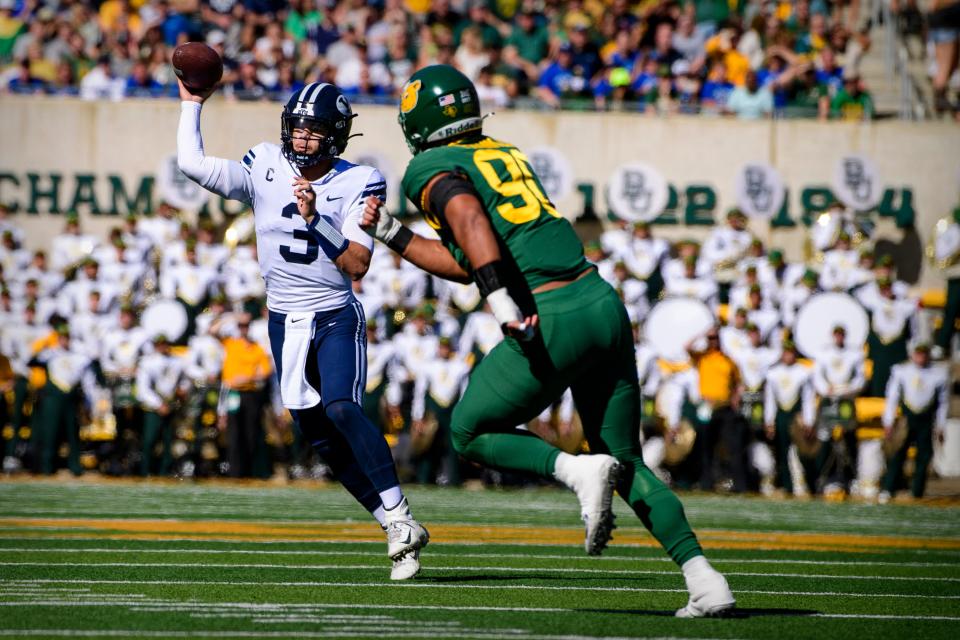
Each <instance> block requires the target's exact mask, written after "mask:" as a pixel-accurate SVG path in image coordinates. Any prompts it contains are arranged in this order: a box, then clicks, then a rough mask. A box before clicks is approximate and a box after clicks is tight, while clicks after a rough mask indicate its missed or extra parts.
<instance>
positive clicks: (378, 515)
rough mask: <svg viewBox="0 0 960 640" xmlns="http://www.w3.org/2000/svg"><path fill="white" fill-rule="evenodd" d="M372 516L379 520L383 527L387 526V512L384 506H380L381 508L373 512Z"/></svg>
mask: <svg viewBox="0 0 960 640" xmlns="http://www.w3.org/2000/svg"><path fill="white" fill-rule="evenodd" d="M370 515H372V516H373V517H374V518H376V519H377V522H379V523H380V526H381V527H385V526H387V517H386V511H385V510H384V508H383V505H380V506H379V507H377V508H376V509H374V510H373V511H371V512H370Z"/></svg>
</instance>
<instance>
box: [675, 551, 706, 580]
mask: <svg viewBox="0 0 960 640" xmlns="http://www.w3.org/2000/svg"><path fill="white" fill-rule="evenodd" d="M680 570H681V571H683V577H684V578H690V577H692V576H695V575H697V574H700V573H703V572H704V571H713V567H712V566H710V562H708V561H707V558H706V556H696V557H693V558H690V559H689V560H687V561H686V562H684V563H683V566H682V567H680Z"/></svg>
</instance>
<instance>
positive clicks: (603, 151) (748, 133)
mask: <svg viewBox="0 0 960 640" xmlns="http://www.w3.org/2000/svg"><path fill="white" fill-rule="evenodd" d="M280 110H281V106H280V105H279V104H276V103H267V102H260V103H238V102H230V101H227V100H222V99H216V98H215V99H213V100H211V101H210V102H209V103H208V104H207V105H205V107H204V111H203V119H202V123H203V134H204V144H205V148H206V151H207V153H209V154H211V155H216V156H220V157H225V158H235V159H239V158H241V157H242V156H243V154H244V153H245V152H246V150H247V149H249V148H250V147H252V146H254V145H255V144H257V143H259V142H261V141H279V129H280ZM356 111H357V112H358V113H359V117H358V118H357V120H356V121H355V123H354V131H356V132H358V133H362V134H364V135H363V136H362V137H358V138H354V139H352V140H351V141H350V146H349V148H348V149H347V152H346V154H345V157H347V159H349V160H352V161H355V162H362V163H369V164H373V165H376V166H377V167H378V168H379V169H380V170H381V171H382V172H383V174H384V175H385V176H386V178H387V181H388V201H389V205H390V207H391V209H392V210H394V211H396V212H399V213H407V212H412V210H413V207H412V205H411V204H410V203H409V202H406V201H405V199H403V198H401V197H400V193H399V185H400V179H401V177H402V176H403V169H404V167H405V166H406V163H407V162H408V160H409V158H410V155H409V151H408V150H407V147H406V144H405V143H404V141H403V137H402V134H401V132H400V128H399V126H398V125H397V122H396V112H395V110H394V109H392V108H389V107H374V106H363V105H360V106H358V107H357V108H356ZM178 117H179V104H178V103H177V102H175V101H160V100H127V101H123V102H83V101H80V100H75V99H61V98H42V97H17V96H5V97H0V141H2V142H0V144H2V148H3V153H2V154H0V203H3V204H5V205H7V206H8V207H9V209H10V211H11V212H13V214H14V215H13V218H14V219H15V220H16V221H17V222H18V224H20V225H21V226H22V228H23V229H24V230H25V232H26V236H27V242H28V244H29V246H30V248H40V247H43V246H45V245H46V244H48V243H49V238H50V234H51V233H55V232H57V231H58V230H59V225H58V224H57V223H56V222H54V221H55V220H57V219H58V218H59V217H61V216H62V215H63V214H65V213H68V212H74V211H75V212H77V213H78V214H79V215H80V218H81V223H82V225H83V227H84V229H85V231H86V232H88V233H94V234H99V235H102V236H103V237H106V234H107V232H108V230H109V229H110V227H112V226H116V225H117V224H118V223H119V220H118V216H122V215H125V214H126V213H128V212H130V211H136V212H141V213H145V214H148V215H149V214H151V213H152V212H153V211H154V210H155V209H156V208H157V206H158V204H159V203H160V202H161V201H162V200H165V201H167V202H169V203H170V204H172V205H174V206H176V207H178V208H181V209H183V210H184V211H185V212H187V213H186V214H185V218H186V219H187V220H188V221H189V220H193V219H194V216H195V215H196V214H197V213H203V214H209V215H211V216H213V217H214V219H215V220H217V219H221V218H222V217H223V216H231V215H235V214H236V213H238V212H240V211H241V210H242V205H240V204H239V203H236V202H224V201H223V200H222V199H221V198H219V197H217V196H210V195H209V194H207V193H206V192H205V191H203V190H202V189H199V188H198V187H196V185H193V184H192V183H190V182H189V181H188V180H186V179H185V178H184V177H183V176H182V175H181V174H180V173H179V171H178V170H177V169H176V163H175V151H176V126H177V119H178ZM51 123H56V124H55V126H51ZM485 131H486V132H487V133H488V134H489V135H492V136H494V137H496V138H500V139H503V140H507V141H510V142H512V143H514V144H516V145H517V146H518V147H519V148H520V149H521V150H522V151H523V152H524V153H525V154H526V155H527V157H528V158H529V160H530V163H531V165H532V166H533V167H534V168H535V170H536V172H537V174H538V175H539V176H540V178H541V181H542V182H543V183H544V188H545V190H546V191H547V192H548V194H549V195H550V197H551V199H552V200H553V201H554V202H555V204H556V205H557V206H558V208H559V210H560V211H562V212H563V213H564V215H566V216H568V217H569V218H570V219H580V220H583V219H588V220H592V219H594V218H596V219H599V220H601V221H604V222H605V223H606V222H607V221H610V220H614V219H616V218H617V217H618V215H619V217H622V218H625V219H630V220H640V219H643V220H651V221H652V222H653V223H654V224H655V225H656V232H657V233H658V235H661V236H663V237H666V238H668V239H671V240H676V239H679V238H684V237H693V238H702V237H703V236H705V235H706V233H708V232H709V230H710V228H711V227H712V226H713V225H715V224H718V223H722V222H723V215H724V212H725V211H726V210H727V209H729V208H730V207H734V206H739V207H740V208H741V209H742V210H744V211H745V212H746V213H747V214H748V215H750V216H751V228H752V230H753V231H754V233H755V234H756V235H757V236H758V237H760V238H761V239H762V240H764V242H766V243H767V244H769V245H775V246H780V247H783V248H784V249H785V251H786V253H787V256H788V258H789V259H792V260H797V259H801V258H803V257H805V256H804V245H805V239H806V237H807V227H809V226H811V225H813V224H814V223H815V220H816V216H817V215H818V214H819V213H820V212H821V211H823V210H824V209H825V208H826V207H827V206H828V205H829V204H830V203H831V202H832V201H834V200H840V201H842V202H844V203H845V204H846V205H847V206H849V207H850V208H852V209H854V210H857V211H858V212H860V215H862V216H864V217H866V218H869V219H870V221H871V223H872V224H875V225H876V227H877V233H878V235H879V237H880V238H881V239H882V240H883V241H884V242H887V243H889V244H888V245H887V246H889V247H891V250H892V251H893V252H894V253H898V254H900V258H899V259H898V264H900V266H901V271H902V277H904V278H905V279H907V280H908V281H910V282H918V281H920V282H921V283H922V284H923V285H924V286H928V287H930V286H940V285H941V284H942V280H941V279H939V274H938V272H936V271H934V270H932V269H921V265H920V261H921V254H922V248H923V246H924V245H925V243H926V242H927V241H928V239H929V234H930V233H931V231H932V229H933V227H934V224H935V223H936V221H937V220H939V219H940V218H943V217H945V216H947V215H949V213H950V211H951V210H952V209H953V207H955V206H956V205H957V204H958V203H960V128H958V127H956V126H953V125H950V124H948V123H922V124H918V123H909V122H899V121H889V122H888V121H882V122H876V123H873V124H867V125H864V124H859V123H820V122H814V121H805V120H781V121H767V122H741V121H736V120H729V119H722V118H715V117H675V118H663V119H662V118H651V117H649V116H644V115H638V114H627V113H582V112H551V113H540V112H521V111H514V112H505V113H498V114H496V115H495V116H494V117H492V118H489V119H488V120H487V121H486V123H485ZM51 224H53V226H51ZM596 228H597V227H596V225H594V226H593V229H594V230H595V229H596ZM904 256H906V265H907V268H906V269H904V264H905V261H904V259H903V258H904ZM914 262H916V264H913V263H914ZM911 268H912V271H913V273H912V274H911V273H909V272H910V271H911Z"/></svg>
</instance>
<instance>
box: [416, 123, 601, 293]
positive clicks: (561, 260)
mask: <svg viewBox="0 0 960 640" xmlns="http://www.w3.org/2000/svg"><path fill="white" fill-rule="evenodd" d="M450 171H456V172H458V173H461V174H463V175H465V176H467V178H468V179H469V180H470V181H471V182H472V183H473V186H474V188H475V189H476V191H477V193H478V194H479V196H480V201H481V203H482V204H483V208H484V210H485V211H486V212H487V215H488V216H489V217H490V222H491V225H492V226H493V229H494V232H495V233H496V234H497V236H498V238H499V240H500V246H501V251H502V250H503V247H504V246H506V248H507V250H508V251H509V253H510V256H511V257H512V258H513V262H515V263H516V265H517V267H518V268H519V270H520V272H521V273H522V274H523V277H524V279H525V280H526V282H527V286H529V287H530V289H535V288H536V287H538V286H540V285H542V284H545V283H547V282H552V281H554V280H572V279H574V278H576V277H577V275H579V274H580V273H582V272H583V271H584V269H586V268H587V267H588V266H589V263H588V262H587V260H586V258H584V256H583V246H582V245H581V243H580V239H579V238H578V237H577V234H576V233H575V232H574V230H573V226H572V225H571V224H570V223H569V222H568V221H567V220H566V219H564V218H563V217H562V216H561V215H560V214H559V213H557V210H556V208H555V207H554V206H553V203H551V202H550V200H549V198H547V196H546V194H545V193H544V191H543V185H541V184H540V180H539V179H538V178H537V176H536V175H535V174H534V173H533V170H532V169H531V167H530V162H529V161H528V160H527V157H526V156H525V155H523V152H521V151H520V150H519V149H517V148H516V147H515V146H513V145H512V144H507V143H505V142H499V141H497V140H494V139H493V138H489V137H486V136H476V137H473V138H470V139H467V140H461V141H457V142H453V143H450V144H448V145H444V146H440V147H433V148H429V149H426V150H424V151H421V152H420V153H418V154H417V155H415V156H414V157H413V159H412V160H411V161H410V164H409V165H408V166H407V171H406V173H405V174H404V176H403V192H404V194H405V195H406V196H407V197H408V198H409V199H410V200H411V201H412V202H413V203H414V204H416V205H417V207H418V208H419V209H420V210H421V211H422V212H423V215H424V218H425V219H426V221H427V224H429V225H430V226H431V227H433V228H434V229H435V230H436V231H437V233H438V234H439V235H440V239H441V241H442V242H443V244H444V245H445V246H446V247H447V249H449V251H450V253H451V254H453V257H454V258H456V260H457V262H459V263H460V265H461V266H462V267H464V269H466V270H467V271H468V272H472V268H471V266H470V264H469V263H468V261H467V259H466V256H464V254H463V251H462V250H461V249H460V247H459V246H457V243H456V241H455V240H454V237H453V233H452V232H451V230H450V227H449V226H448V225H447V223H446V220H445V219H444V217H443V215H442V212H433V211H430V209H429V205H428V203H426V202H424V201H423V198H422V195H423V191H424V187H425V186H426V185H427V183H428V182H430V180H431V179H432V178H433V177H434V176H436V175H437V174H440V173H447V172H450Z"/></svg>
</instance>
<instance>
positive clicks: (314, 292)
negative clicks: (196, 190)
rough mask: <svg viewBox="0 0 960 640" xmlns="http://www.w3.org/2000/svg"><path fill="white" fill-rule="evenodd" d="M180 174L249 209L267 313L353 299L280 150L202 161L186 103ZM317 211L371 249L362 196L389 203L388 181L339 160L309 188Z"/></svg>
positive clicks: (196, 118) (328, 306) (322, 307)
mask: <svg viewBox="0 0 960 640" xmlns="http://www.w3.org/2000/svg"><path fill="white" fill-rule="evenodd" d="M177 155H178V160H179V164H180V169H181V170H182V171H183V172H184V174H186V175H187V177H189V178H191V179H192V180H194V181H196V182H197V183H198V184H200V185H201V186H203V187H205V188H207V189H209V190H211V191H213V192H214V193H217V194H219V195H221V196H223V197H225V198H231V199H235V200H240V201H242V202H246V203H247V204H249V205H250V206H251V207H252V208H253V213H254V221H255V226H256V234H257V259H258V260H259V262H260V272H261V274H262V275H263V279H264V281H265V283H266V290H267V307H268V308H269V309H270V310H272V311H278V312H280V313H290V312H294V311H329V310H332V309H339V308H341V307H344V306H346V305H347V304H349V303H350V302H351V301H352V300H353V299H354V297H353V292H352V291H351V287H350V278H349V277H348V276H347V275H346V274H345V273H343V272H342V271H340V269H339V268H337V266H336V265H335V264H334V263H333V261H332V260H330V259H329V258H328V257H327V256H326V254H324V252H323V250H322V249H321V247H320V245H319V244H318V243H317V242H316V241H315V240H313V239H312V237H311V235H310V234H309V233H308V232H307V225H306V223H305V222H304V221H303V218H301V217H300V214H299V213H298V211H297V205H296V198H294V195H293V180H294V178H296V177H299V172H298V171H296V170H295V168H294V167H293V166H292V165H291V164H290V162H289V161H288V160H287V159H286V158H285V157H284V156H283V153H282V152H281V149H280V147H279V146H278V145H275V144H270V143H266V142H264V143H261V144H258V145H257V146H255V147H253V148H252V149H250V150H249V151H248V152H247V153H246V155H244V157H243V161H242V162H236V161H233V160H224V159H221V158H214V157H212V156H204V154H203V142H202V140H201V137H200V105H199V104H197V103H195V102H184V103H182V106H181V112H180V126H179V128H178V131H177ZM311 184H312V186H313V190H314V191H315V192H316V194H317V196H316V209H317V213H318V214H319V215H321V216H323V217H326V218H327V219H328V222H329V223H330V225H331V226H333V227H334V228H335V229H338V230H339V231H340V232H341V233H342V234H343V236H344V237H345V238H346V239H347V240H350V241H351V242H356V243H358V244H360V245H362V246H364V247H366V248H367V249H369V250H370V251H373V238H372V237H371V236H370V235H369V234H367V233H366V232H364V231H363V229H361V228H360V224H359V223H360V218H361V216H362V214H363V206H364V204H363V203H364V200H365V199H366V198H367V196H371V195H372V196H376V197H378V198H381V199H386V198H385V196H386V181H385V180H384V178H383V176H382V175H381V174H380V172H379V171H377V170H376V169H375V168H373V167H368V166H364V165H355V164H353V163H351V162H348V161H346V160H343V159H338V160H337V161H336V163H335V164H334V166H333V168H332V169H331V170H330V171H329V172H328V173H327V174H326V175H324V176H323V177H322V178H320V179H319V180H315V181H313V182H312V183H311Z"/></svg>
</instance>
